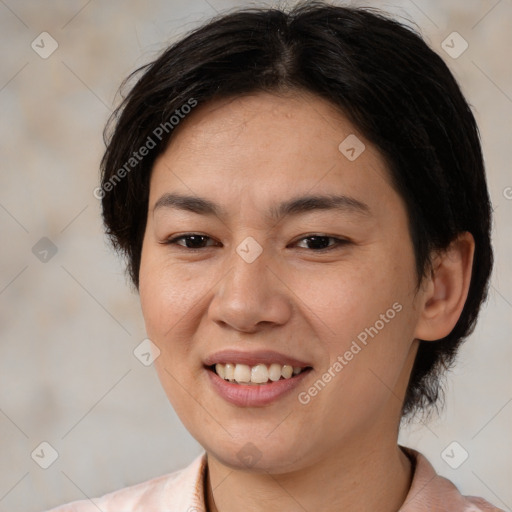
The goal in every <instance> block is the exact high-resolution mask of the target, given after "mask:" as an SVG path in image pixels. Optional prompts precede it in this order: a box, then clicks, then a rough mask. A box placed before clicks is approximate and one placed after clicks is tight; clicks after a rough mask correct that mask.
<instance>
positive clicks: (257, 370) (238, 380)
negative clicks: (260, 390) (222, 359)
mask: <svg viewBox="0 0 512 512" xmlns="http://www.w3.org/2000/svg"><path fill="white" fill-rule="evenodd" d="M207 369H208V370H210V371H212V372H214V373H216V374H217V375H218V376H219V377H220V378H221V379H224V380H225V381H228V382H231V383H233V384H245V385H263V384H269V383H272V382H277V381H279V380H289V379H292V378H293V377H295V376H297V375H300V374H301V373H304V372H307V371H309V370H311V369H312V368H311V367H310V366H305V367H300V366H290V365H287V364H285V365H281V364H278V363H272V364H270V365H266V364H257V365H254V366H249V365H247V364H238V363H225V364H222V363H217V364H215V365H211V366H207Z"/></svg>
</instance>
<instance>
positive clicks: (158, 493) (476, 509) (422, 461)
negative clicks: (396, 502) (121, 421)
mask: <svg viewBox="0 0 512 512" xmlns="http://www.w3.org/2000/svg"><path fill="white" fill-rule="evenodd" d="M402 449H403V450H404V451H406V452H407V453H408V455H409V456H410V458H411V460H412V461H414V475H413V479H412V484H411V488H410V489H409V493H408V494H407V497H406V499H405V501H404V503H403V505H402V506H401V507H400V510H399V511H398V512H504V511H503V510H502V509H499V508H497V507H495V506H493V505H491V504H490V503H488V502H487V501H485V500H484V499H482V498H477V497H475V496H462V494H460V492H459V491H458V490H457V488H456V487H455V485H453V483H452V482H450V481H449V480H447V479H446V478H444V477H442V476H439V475H438V474H437V473H436V472H435V470H434V468H433V467H432V465H431V464H430V462H428V460H427V459H426V458H425V457H424V456H423V455H421V453H419V452H417V451H416V450H412V449H411V448H403V447H402ZM205 469H206V453H205V452H203V453H202V454H201V455H199V456H198V457H197V458H196V459H194V461H193V462H192V463H191V464H190V465H189V466H187V467H186V468H184V469H182V470H179V471H175V472H174V473H169V474H167V475H163V476H160V477H157V478H153V479H152V480H148V481H146V482H142V483H140V484H136V485H132V486H130V487H125V488H124V489H120V490H118V491H115V492H111V493H109V494H106V495H104V496H102V497H101V498H96V499H93V500H81V501H74V502H72V503H68V504H67V505H61V506H60V507H57V508H54V509H51V510H49V511H47V512H98V511H101V512H205V510H206V508H205V503H204V494H203V489H204V477H205Z"/></svg>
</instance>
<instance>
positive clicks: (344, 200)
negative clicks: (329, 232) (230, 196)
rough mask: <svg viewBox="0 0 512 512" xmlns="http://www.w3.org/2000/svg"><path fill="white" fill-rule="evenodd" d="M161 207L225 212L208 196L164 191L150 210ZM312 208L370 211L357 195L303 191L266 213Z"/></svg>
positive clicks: (222, 214)
mask: <svg viewBox="0 0 512 512" xmlns="http://www.w3.org/2000/svg"><path fill="white" fill-rule="evenodd" d="M161 208H172V209H177V210H185V211H190V212H193V213H197V214H200V215H215V216H217V217H226V216H227V212H226V211H225V210H224V208H222V207H221V206H220V205H218V204H216V203H214V202H213V201H210V200H209V199H205V198H202V197H198V196H189V195H182V194H176V193H173V194H171V193H167V194H164V195H163V196H162V197H160V199H158V201H157V202H156V203H155V206H154V207H153V212H155V211H156V210H158V209H161ZM314 210H336V211H339V212H342V213H357V214H362V215H366V216H368V215H370V214H371V210H370V207H369V206H368V205H367V204H366V203H363V202H362V201H359V200H358V199H355V198H353V197H349V196H345V195H335V194H329V195H306V196H300V197H296V198H292V199H289V200H287V201H284V202H282V203H279V204H278V205H273V206H272V207H271V208H270V209H269V210H268V212H267V215H268V217H270V218H271V219H275V220H280V219H281V218H283V217H286V216H290V215H300V214H305V213H309V212H312V211H314Z"/></svg>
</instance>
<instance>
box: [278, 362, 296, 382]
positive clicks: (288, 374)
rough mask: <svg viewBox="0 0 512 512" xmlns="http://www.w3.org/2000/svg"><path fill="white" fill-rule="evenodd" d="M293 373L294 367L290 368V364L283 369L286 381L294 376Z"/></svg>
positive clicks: (282, 373) (282, 372)
mask: <svg viewBox="0 0 512 512" xmlns="http://www.w3.org/2000/svg"><path fill="white" fill-rule="evenodd" d="M292 373H293V367H292V366H290V365H289V364H285V365H284V366H283V368H282V369H281V375H282V376H283V377H284V378H285V379H289V378H290V377H291V376H292Z"/></svg>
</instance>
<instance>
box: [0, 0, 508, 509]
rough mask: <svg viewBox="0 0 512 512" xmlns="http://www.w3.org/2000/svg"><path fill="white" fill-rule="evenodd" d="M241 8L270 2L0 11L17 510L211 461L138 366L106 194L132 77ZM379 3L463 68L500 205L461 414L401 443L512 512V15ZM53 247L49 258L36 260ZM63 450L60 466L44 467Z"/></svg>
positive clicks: (21, 2)
mask: <svg viewBox="0 0 512 512" xmlns="http://www.w3.org/2000/svg"><path fill="white" fill-rule="evenodd" d="M289 3H293V2H289ZM352 4H357V5H363V3H361V2H352ZM241 5H253V6H258V5H270V3H266V4H265V3H263V2H246V3H245V2H234V1H224V0H167V1H164V0H146V1H144V2H142V1H140V2H136V1H132V2H122V1H119V0H108V1H106V0H104V1H100V0H89V1H87V0H67V1H64V0H61V1H58V0H46V1H44V2H43V1H39V2H38V1H33V0H32V1H28V0H26V1H25V0H0V40H1V43H2V44H1V47H0V59H1V60H0V119H1V121H0V141H1V146H0V148H1V149H0V151H1V158H0V166H1V167H0V168H1V172H0V243H1V252H0V333H1V342H0V512H7V511H13V510H18V511H21V510H23V511H27V512H32V511H42V510H44V509H46V508H50V507H53V506H56V505H58V504H61V503H65V502H68V501H72V500H76V499H83V498H86V497H96V496H99V495H102V494H104V493H106V492H109V491H112V490H114V489H118V488H120V487H124V486H127V485H131V484H134V483H138V482H141V481H143V480H146V479H149V478H152V477H155V476H158V475H161V474H164V473H167V472H170V471H174V470H176V469H179V468H181V467H183V466H185V465H186V464H188V463H189V462H190V461H191V460H192V459H193V458H194V457H195V456H196V455H197V454H198V453H199V452H200V451H201V447H200V446H199V445H198V444H197V443H196V441H194V440H193V439H192V438H191V436H190V435H189V434H188V433H187V431H186V430H185V429H184V427H183V426H182V425H181V423H180V421H179V419H178V418H177V417H176V415H175V413H174V411H173V410H172V408H171V406H170V405H169V403H168V401H167V398H166V397H165V395H164V392H163V391H162V389H161V388H160V384H159V382H158V380H157V377H156V374H155V372H154V369H153V367H151V366H149V367H146V366H144V365H143V364H142V363H141V362H140V361H139V360H138V359H137V358H136V357H135V356H134V354H133V350H134V349H135V347H137V345H138V344H139V343H140V342H141V341H142V340H143V339H144V338H145V332H144V324H143V319H142V315H141V313H140V309H139V303H138V297H137V295H135V294H134V293H133V292H132V291H131V290H130V288H129V286H128V285H127V280H126V278H125V276H124V274H123V266H122V263H121V262H120V261H119V259H118V258H117V257H116V256H115V255H114V254H113V253H112V251H111V250H110V249H109V247H108V245H107V243H106V239H105V237H104V235H103V232H102V226H101V220H100V210H99V201H98V200H97V199H96V198H95V197H94V196H93V190H94V188H95V187H96V186H97V184H98V164H99V160H100V158H101V155H102V150H103V142H102V138H101V132H102V129H103V126H104V124H105V121H106V119H107V117H108V115H109V114H110V111H111V109H112V106H113V104H114V103H115V102H116V101H117V98H116V90H117V88H118V86H119V84H120V82H121V80H122V79H123V78H124V77H125V76H126V75H127V74H128V73H129V72H130V71H132V70H133V69H135V68H136V67H137V66H139V65H141V64H143V63H145V62H147V61H148V60H150V59H152V58H154V57H156V55H157V54H158V52H159V51H161V50H162V49H163V48H164V47H165V46H166V45H167V44H169V42H171V41H173V40H176V39H177V38H179V37H180V36H181V35H183V34H184V33H185V32H187V31H188V30H190V29H192V28H193V27H194V26H196V24H198V23H201V22H203V21H205V20H206V19H208V18H209V17H211V16H212V15H214V14H216V12H223V11H225V10H230V9H233V8H235V7H237V6H241ZM364 5H369V6H378V7H381V8H383V9H384V10H387V11H389V12H392V13H395V14H396V15H398V16H401V17H403V18H406V19H408V20H411V21H412V22H414V23H416V24H417V25H418V26H419V28H420V29H421V32H422V33H423V35H424V36H425V38H426V39H427V41H428V42H429V44H430V45H431V46H432V47H433V48H434V49H435V50H436V51H438V53H440V54H441V55H442V56H443V58H444V59H445V61H446V62H447V63H448V65H449V66H450V68H451V69H452V70H453V72H454V74H455V76H456V77H457V79H458V80H459V82H460V83H461V85H462V88H463V91H464V93H465V94H466V96H467V98H468V100H469V102H470V103H471V105H472V106H473V109H474V113H475V115H476V118H477V121H478V122H479V126H480V130H481V135H482V141H483V147H484V153H485V158H486V163H487V172H488V181H489V189H490V193H491V197H492V201H493V204H494V209H495V225H494V247H495V253H496V260H497V264H496V268H495V271H494V275H493V279H492V288H491V292H490V297H489V300H488V303H487V305H486V306H485V308H484V309H483V311H482V314H481V318H480V321H479V324H478V327H477V329H476V331H475V332H474V334H473V335H472V336H471V338H470V340H469V341H468V342H467V343H466V345H465V346H464V347H463V349H462V351H461V353H460V356H459V361H458V365H457V367H456V369H455V370H454V371H453V372H451V373H450V374H449V376H448V383H447V399H446V402H447V407H446V409H445V412H443V414H442V415H441V416H440V417H439V418H434V419H433V420H432V421H431V422H430V423H428V424H427V425H423V424H421V423H417V424H415V425H412V426H410V427H408V428H407V429H405V430H403V432H402V434H401V438H400V441H401V442H402V443H403V444H408V445H409V446H412V447H415V448H417V449H419V450H420V451H422V452H423V453H424V454H425V455H426V456H427V457H428V458H429V460H430V461H431V462H432V464H433V465H434V466H435V467H436V469H437V470H438V471H439V472H440V473H441V474H443V475H445V476H447V477H448V478H450V479H451V480H452V481H454V482H455V483H456V485H457V486H458V487H459V488H460V489H461V491H462V492H463V493H464V494H473V495H480V496H483V497H485V498H487V499H488V500H490V501H492V502H493V503H495V504H496V505H498V506H499V507H501V508H503V509H504V510H512V509H511V507H512V489H511V486H510V474H511V472H512V462H511V460H512V453H511V452H512V450H511V448H512V442H511V436H510V432H511V423H512V379H511V364H510V362H511V361H512V349H511V346H512V344H511V343H510V336H511V333H512V321H511V318H512V279H511V266H510V259H511V254H512V247H511V240H512V236H511V230H512V228H511V220H512V174H511V171H510V161H511V142H512V141H511V133H512V130H511V117H512V67H511V57H510V53H511V50H512V30H511V28H512V2H511V1H510V0H483V1H476V0H472V1H471V0H450V1H442V0H432V1H426V0H414V1H412V0H396V1H393V2H376V1H367V2H364ZM453 31H457V32H458V33H459V34H460V35H461V36H462V37H463V38H464V39H465V40H466V41H467V43H468V45H469V46H468V48H467V50H466V51H465V52H464V53H463V54H462V55H460V56H459V57H457V58H453V56H450V55H449V54H448V53H447V52H446V51H445V50H444V49H443V47H442V42H443V41H444V40H445V39H446V38H447V36H448V35H449V34H451V33H452V32H453ZM42 32H47V33H48V34H49V35H50V36H51V38H53V40H55V43H54V42H53V41H52V39H50V38H49V36H47V35H44V36H40V34H41V33H42ZM41 37H44V38H45V39H44V45H43V44H42V43H41V42H40V41H41ZM33 41H35V43H34V46H35V45H37V44H39V47H37V46H35V48H34V49H33V47H32V46H31V45H32V42H33ZM52 44H53V45H55V44H58V47H57V49H56V50H55V51H54V53H52V54H51V55H49V56H47V55H43V56H46V57H47V58H42V56H40V54H41V53H43V54H44V52H49V51H50V50H51V49H52ZM41 46H44V48H41ZM36 49H37V50H38V51H39V53H37V52H36V51H35V50H36ZM43 237H47V238H48V239H50V240H51V242H52V244H54V246H55V248H56V250H57V252H56V253H55V254H54V255H53V254H52V247H53V246H50V245H49V244H48V242H39V241H40V239H41V238H43ZM38 242H39V244H45V243H46V244H47V245H45V246H44V250H47V251H49V252H47V253H44V251H43V252H41V246H40V245H38V246H36V249H34V250H33V247H34V246H35V245H36V244H37V243H38ZM38 248H39V249H38ZM54 250H55V249H54ZM38 251H39V252H38ZM34 252H35V253H36V254H34ZM40 258H43V260H44V258H46V259H47V261H46V262H45V261H41V260H40ZM507 262H509V263H507ZM453 441H456V442H457V443H458V445H455V452H454V453H456V455H457V457H460V456H461V453H463V452H462V451H461V450H465V451H467V453H468V454H469V456H468V458H467V460H466V461H464V463H462V464H461V465H460V467H458V468H457V469H453V468H452V467H450V465H448V464H447V463H446V462H445V460H444V459H443V456H442V453H443V451H444V450H445V449H446V448H447V447H449V445H450V444H451V443H452V442H453ZM42 442H46V443H49V444H50V445H51V447H52V448H50V447H48V446H47V445H41V443H42ZM459 445H460V446H459ZM452 448H453V445H452V447H450V448H449V450H451V449H452ZM41 450H42V451H41ZM52 450H55V451H56V452H57V453H58V458H57V459H56V460H55V461H54V462H53V463H52V464H51V465H50V466H49V467H48V468H47V469H43V468H42V467H40V466H41V465H47V464H49V463H50V462H51V461H52V455H53V454H54V452H53V451H52ZM457 450H459V451H457ZM42 454H44V456H43V455H42Z"/></svg>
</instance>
